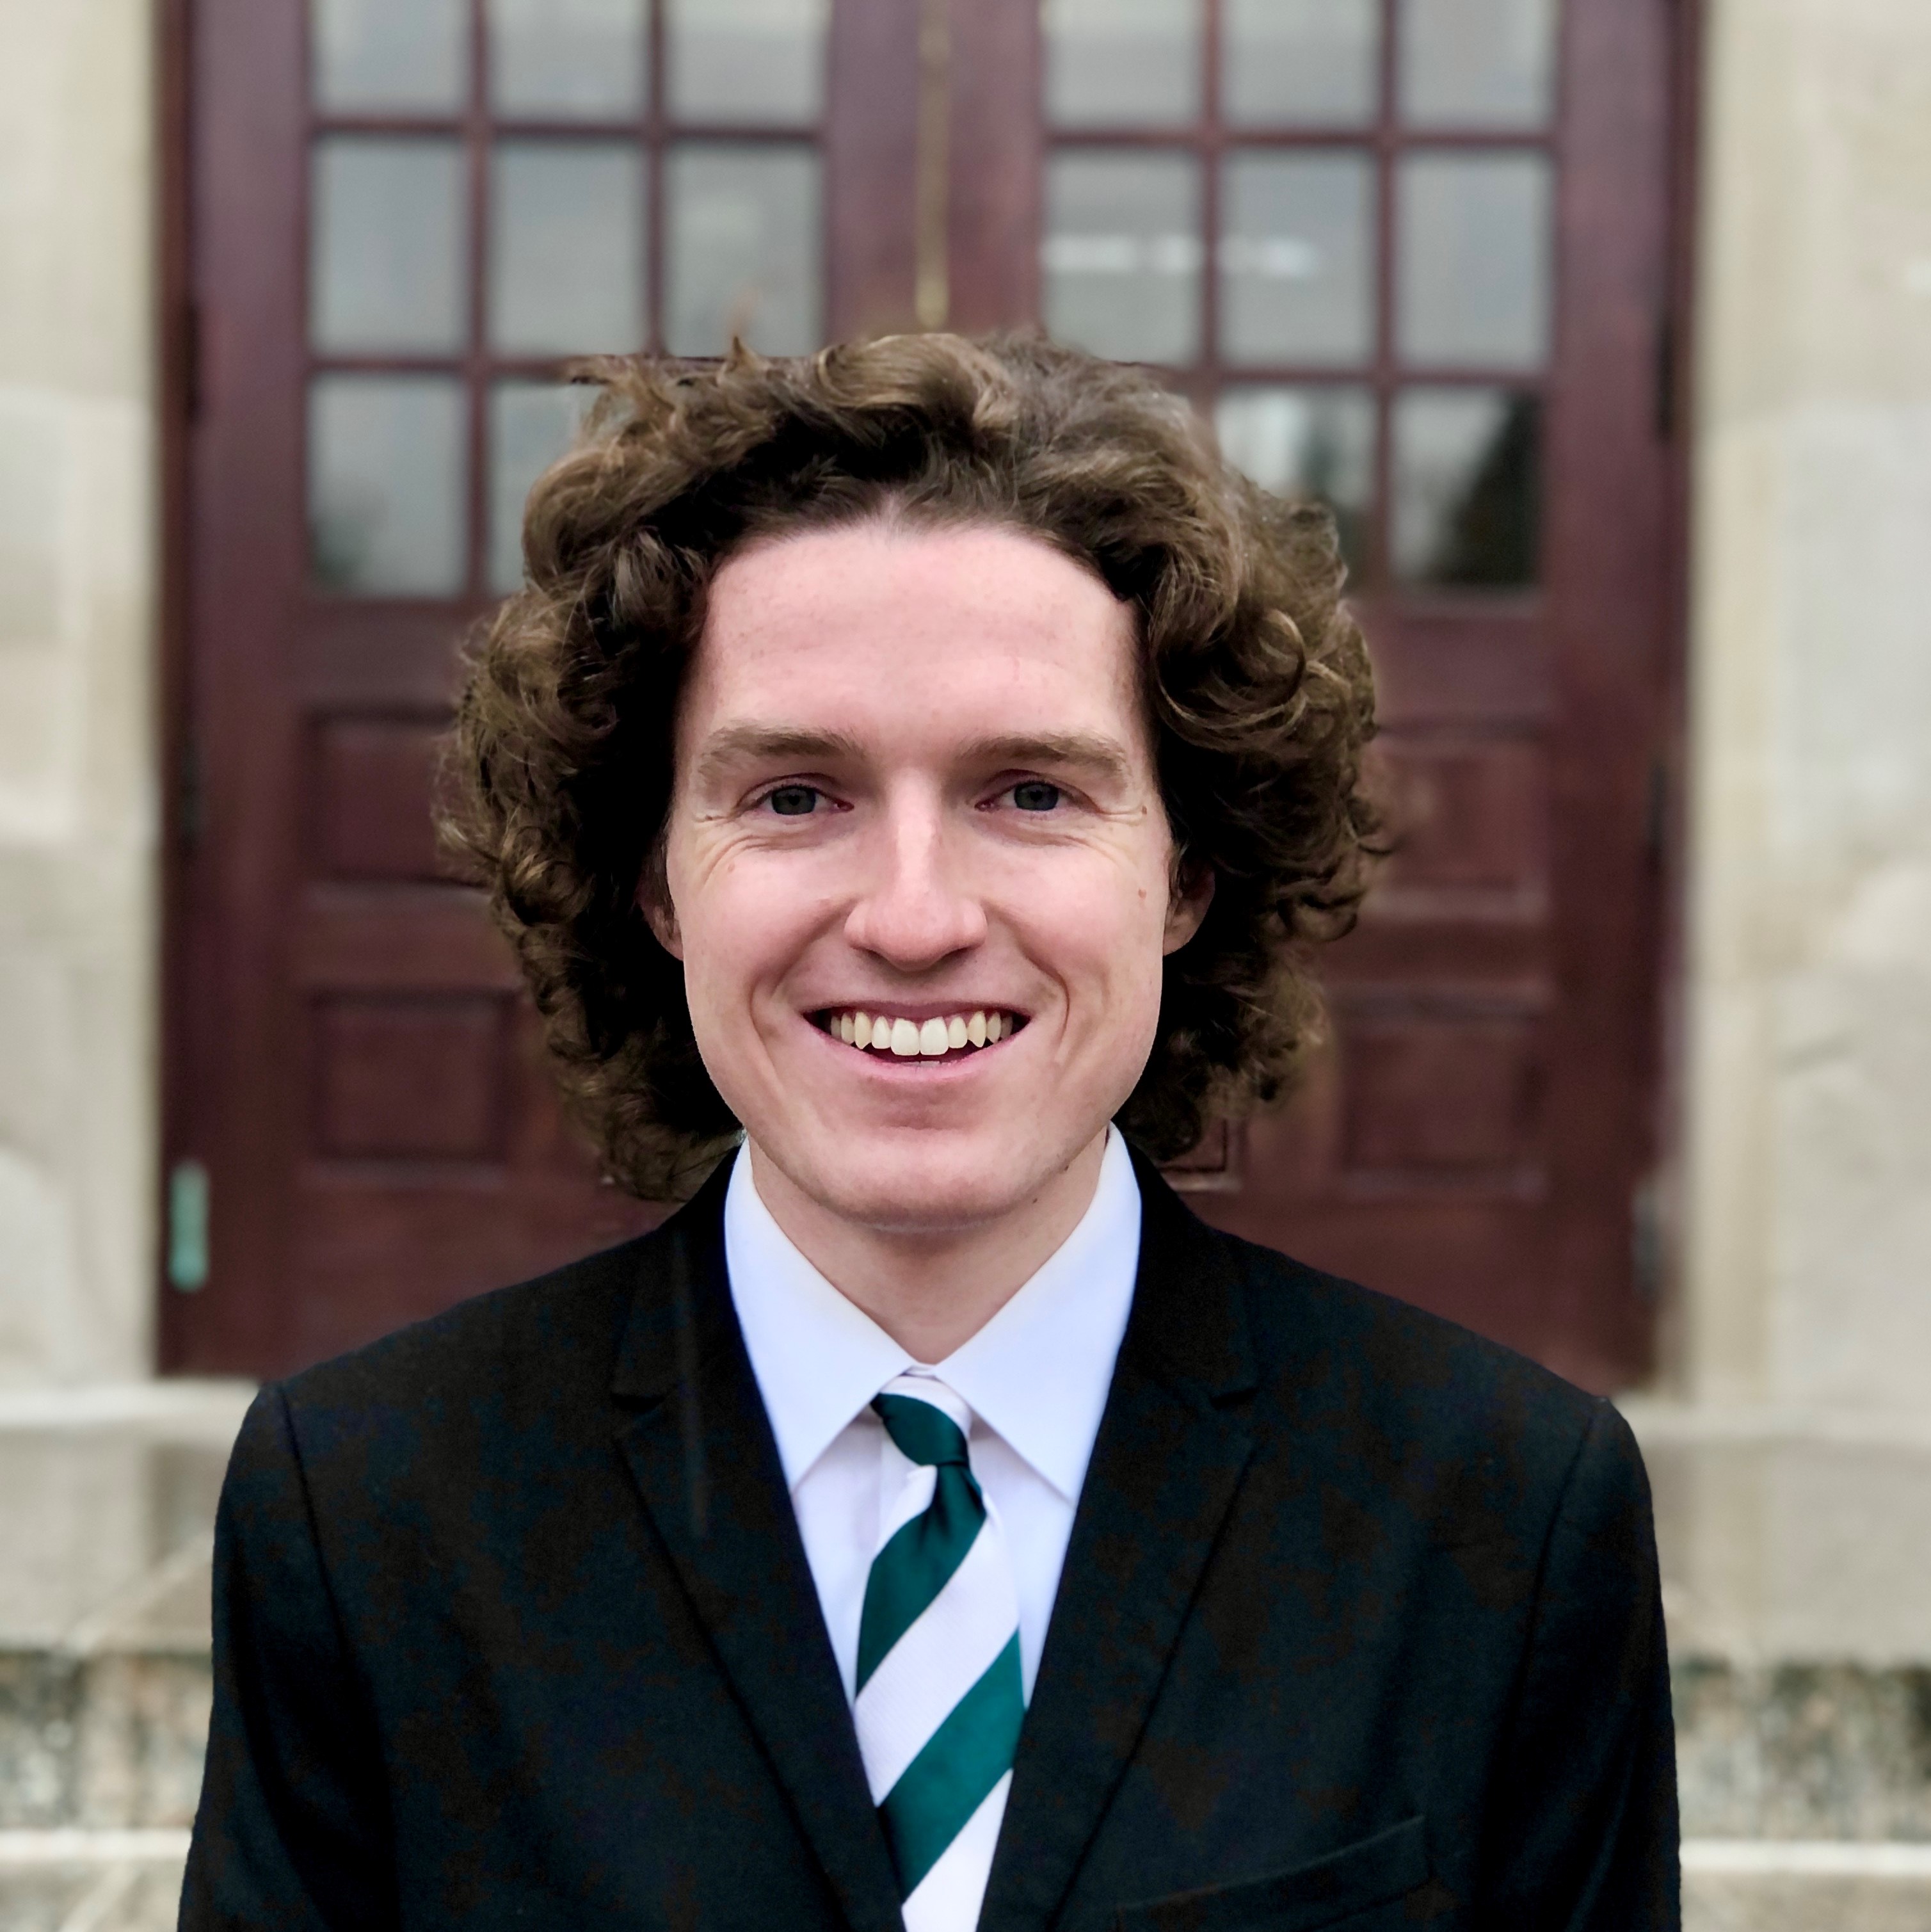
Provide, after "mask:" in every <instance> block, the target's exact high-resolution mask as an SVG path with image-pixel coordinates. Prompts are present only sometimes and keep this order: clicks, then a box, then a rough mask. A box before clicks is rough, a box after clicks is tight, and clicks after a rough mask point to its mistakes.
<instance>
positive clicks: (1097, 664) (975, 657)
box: [679, 523, 1147, 751]
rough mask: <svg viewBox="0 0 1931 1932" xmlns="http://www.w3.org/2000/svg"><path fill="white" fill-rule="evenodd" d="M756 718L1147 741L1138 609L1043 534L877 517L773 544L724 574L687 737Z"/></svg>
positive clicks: (1136, 745)
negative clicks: (922, 525)
mask: <svg viewBox="0 0 1931 1932" xmlns="http://www.w3.org/2000/svg"><path fill="white" fill-rule="evenodd" d="M746 721H751V722H755V723H757V724H767V725H774V726H775V725H784V726H799V727H823V728H826V729H828V730H837V731H839V732H841V733H845V734H846V735H851V736H860V737H862V738H881V739H891V740H892V742H893V743H894V744H895V745H898V746H900V747H902V748H911V747H912V746H913V745H916V744H920V743H924V742H928V741H930V740H931V739H934V738H941V739H943V738H947V737H955V738H958V739H976V738H979V737H982V736H986V735H987V734H988V733H997V732H1001V731H1012V730H1028V731H1035V732H1043V731H1066V730H1084V731H1087V732H1095V731H1099V732H1105V733H1107V734H1108V735H1110V736H1113V737H1114V738H1116V739H1117V740H1118V741H1119V742H1120V744H1121V745H1122V747H1123V748H1125V749H1127V750H1129V751H1140V750H1141V749H1143V748H1144V740H1145V739H1146V736H1147V733H1146V730H1145V725H1144V720H1143V719H1142V718H1141V715H1140V702H1139V696H1138V679H1137V678H1136V676H1135V672H1134V626H1133V622H1132V614H1131V613H1130V612H1129V610H1128V608H1127V607H1126V605H1124V604H1122V603H1120V601H1119V600H1118V599H1117V598H1115V597H1114V595H1113V594H1112V592H1111V591H1110V590H1108V589H1107V587H1106V586H1105V584H1104V583H1102V582H1101V581H1100V580H1099V578H1098V577H1096V576H1095V575H1094V574H1093V573H1092V572H1091V571H1089V570H1087V569H1085V568H1083V567H1082V566H1081V565H1079V564H1078V563H1075V562H1073V561H1072V559H1070V558H1069V557H1066V556H1063V555H1062V554H1061V553H1060V552H1059V551H1057V550H1054V548H1053V547H1051V545H1050V544H1047V543H1045V542H1044V541H1041V540H1040V539H1039V538H1036V537H1032V536H1028V535H1024V534H1023V533H1021V532H1016V531H1012V530H1007V529H997V528H991V527H986V526H979V525H968V526H962V527H942V528H938V529H918V528H916V527H912V528H907V527H905V526H899V525H890V524H886V523H863V524H859V525H855V526H850V527H845V528H840V529H830V530H817V531H811V532H805V533H803V534H801V535H796V536H789V537H786V538H782V539H780V540H778V541H773V542H769V543H763V544H757V545H756V546H755V547H753V548H751V549H750V550H745V551H744V552H742V553H740V554H739V555H738V556H735V557H733V558H732V559H730V562H727V563H726V564H725V565H724V567H723V568H721V570H720V571H718V574H717V577H716V578H715V580H714V582H713V583H712V588H711V595H710V598H709V607H708V609H707V610H706V619H705V625H704V631H703V638H702V640H701V641H700V644H699V646H698V650H697V662H696V664H695V666H694V669H693V674H692V676H691V680H690V682H689V685H688V688H687V690H686V692H685V701H684V707H683V712H682V716H681V718H680V720H679V738H680V739H681V740H682V741H683V742H685V745H687V746H688V745H689V744H690V743H691V740H692V739H693V738H694V737H695V738H701V737H703V736H706V735H708V734H709V733H711V732H712V731H714V730H723V729H729V728H730V727H733V726H734V725H736V724H742V723H744V722H746Z"/></svg>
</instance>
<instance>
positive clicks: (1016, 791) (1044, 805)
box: [1012, 778, 1060, 811]
mask: <svg viewBox="0 0 1931 1932" xmlns="http://www.w3.org/2000/svg"><path fill="white" fill-rule="evenodd" d="M1012 802H1013V803H1014V804H1015V805H1017V806H1018V808H1019V809H1020V810H1021V811H1051V810H1052V808H1054V805H1057V804H1058V803H1059V802H1060V788H1059V787H1058V786H1057V785H1056V784H1048V783H1047V782H1046V781H1045V779H1044V778H1027V779H1024V780H1023V781H1021V783H1019V784H1016V785H1015V786H1014V787H1012Z"/></svg>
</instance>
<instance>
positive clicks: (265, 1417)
mask: <svg viewBox="0 0 1931 1932" xmlns="http://www.w3.org/2000/svg"><path fill="white" fill-rule="evenodd" d="M393 1872H394V1861H393V1858H392V1855H391V1835H390V1827H389V1816H388V1796H387V1791H386V1786H385V1778H384V1774H383V1769H382V1757H381V1753H380V1750H379V1742H378V1739H377V1736H376V1727H375V1724H374V1721H373V1715H372V1713H371V1711H370V1706H369V1701H368V1697H367V1692H366V1690H365V1688H364V1685H362V1683H361V1682H360V1680H359V1679H358V1676H357V1673H356V1671H355V1667H354V1664H353V1661H352V1658H351V1657H350V1655H349V1651H348V1648H347V1646H346V1643H344V1641H343V1633H342V1628H341V1624H340V1619H339V1617H338V1616H337V1610H336V1605H335V1602H334V1598H333V1596H332V1595H331V1592H330V1589H329V1585H328V1577H327V1576H326V1574H325V1571H324V1569H323V1567H322V1556H321V1552H320V1550H319V1547H318V1546H317V1543H316V1534H315V1524H314V1520H313V1514H312V1511H311V1508H310V1499H309V1493H308V1489H307V1483H306V1481H305V1480H304V1475H303V1472H302V1469H301V1460H300V1455H299V1452H298V1448H297V1446H296V1442H295V1435H294V1431H293V1429H292V1425H291V1422H290V1418H289V1410H288V1405H287V1403H286V1400H285V1399H284V1398H283V1395H282V1393H281V1391H280V1390H279V1389H278V1388H274V1387H272V1386H271V1387H270V1388H265V1389H264V1390H263V1391H262V1393H261V1394H260V1395H259V1397H257V1398H256V1401H255V1403H254V1406H253V1408H251V1409H250V1410H249V1412H248V1415H247V1420H246V1421H244V1423H243V1424H242V1425H241V1435H240V1436H239V1438H238V1439H237V1441H236V1443H235V1451H234V1454H233V1456H232V1457H231V1458H230V1460H229V1465H228V1474H227V1479H226V1481H225V1482H224V1483H223V1486H222V1491H221V1503H220V1509H219V1511H218V1512H217V1516H216V1519H215V1530H214V1711H213V1714H212V1716H211V1719H210V1722H209V1729H208V1762H207V1769H206V1771H205V1773H204V1775H203V1778H202V1787H201V1803H200V1806H199V1810H198V1811H197V1812H196V1817H195V1823H194V1836H193V1843H192V1846H191V1847H190V1851H189V1853H188V1861H187V1880H186V1883H185V1885H184V1888H183V1891H182V1895H181V1921H180V1922H181V1928H182V1932H215V1929H216V1928H217V1927H219V1928H222V1932H230V1929H231V1928H232V1929H233V1932H239V1928H242V1927H247V1928H250V1932H252V1928H255V1927H261V1928H267V1927H274V1932H320V1928H322V1927H328V1928H330V1932H334V1929H335V1928H342V1932H346V1928H349V1927H355V1928H357V1932H362V1928H365V1927H373V1928H380V1927H386V1926H392V1925H394V1924H395V1923H396V1922H397V1911H396V1907H395V1903H394V1878H393Z"/></svg>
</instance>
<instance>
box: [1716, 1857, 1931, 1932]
mask: <svg viewBox="0 0 1931 1932" xmlns="http://www.w3.org/2000/svg"><path fill="white" fill-rule="evenodd" d="M1683 1928H1684V1932H1931V1878H1927V1877H1924V1876H1917V1875H1915V1874H1912V1873H1904V1874H1902V1875H1894V1874H1891V1873H1832V1872H1828V1871H1825V1872H1791V1871H1776V1870H1770V1871H1750V1870H1726V1869H1722V1868H1720V1867H1718V1868H1713V1867H1711V1866H1708V1865H1698V1864H1688V1865H1687V1868H1686V1869H1685V1870H1684V1875H1683Z"/></svg>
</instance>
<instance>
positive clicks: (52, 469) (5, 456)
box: [0, 392, 63, 651]
mask: <svg viewBox="0 0 1931 1932" xmlns="http://www.w3.org/2000/svg"><path fill="white" fill-rule="evenodd" d="M62 455H63V451H62V449H61V437H60V434H59V428H58V424H57V423H56V422H55V421H54V420H53V419H52V416H51V414H50V413H49V411H47V410H46V409H44V408H35V407H28V405H27V404H25V403H24V402H23V401H21V400H20V399H19V398H16V397H15V396H13V395H8V394H6V393H4V392H0V650H9V651H10V650H17V649H20V648H22V646H31V645H44V644H49V643H52V641H53V640H54V639H55V637H56V636H57V635H58V632H59V630H60V628H61V565H62V562H63V559H62V556H61V523H62V520H63V519H62V517H61V508H62V504H61V483H62V481H63V478H62V463H61V458H62Z"/></svg>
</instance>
